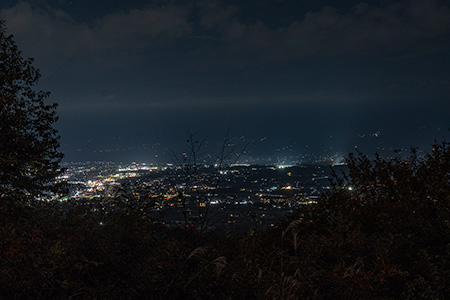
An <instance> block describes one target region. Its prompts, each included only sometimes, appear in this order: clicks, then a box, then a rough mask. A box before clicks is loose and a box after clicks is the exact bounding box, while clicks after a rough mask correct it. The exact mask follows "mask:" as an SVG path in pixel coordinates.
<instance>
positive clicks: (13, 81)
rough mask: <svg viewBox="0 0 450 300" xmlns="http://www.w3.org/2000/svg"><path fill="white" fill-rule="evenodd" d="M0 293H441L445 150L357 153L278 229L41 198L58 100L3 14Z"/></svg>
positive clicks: (448, 216) (449, 177)
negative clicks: (223, 232)
mask: <svg viewBox="0 0 450 300" xmlns="http://www.w3.org/2000/svg"><path fill="white" fill-rule="evenodd" d="M0 46H1V48H0V50H1V56H0V66H1V69H0V80H1V82H0V96H1V101H2V103H1V104H2V105H1V107H0V108H1V111H0V114H1V118H0V138H1V139H0V143H1V144H0V154H1V155H0V218H1V223H0V298H2V299H75V298H79V299H446V297H447V296H448V295H450V263H449V257H450V146H449V144H447V143H445V142H443V143H440V144H436V145H435V146H434V148H433V150H432V151H431V153H430V154H428V155H426V156H425V157H417V156H416V154H415V152H414V151H412V154H411V156H410V157H408V158H397V159H393V160H389V161H386V160H384V159H382V158H380V157H377V158H376V159H375V161H371V160H369V159H368V158H367V157H366V156H364V155H362V154H358V155H356V156H353V155H350V156H349V158H348V160H347V163H348V168H349V172H348V174H347V175H345V176H343V177H339V176H336V179H335V181H334V183H333V184H334V187H333V190H332V191H331V192H330V193H328V194H325V195H323V196H322V197H321V198H320V199H319V201H318V203H317V204H315V205H310V206H305V207H304V208H302V209H301V210H299V211H297V212H296V213H295V214H294V215H293V216H291V217H289V218H287V219H286V220H284V222H281V223H280V224H279V225H278V226H277V227H276V228H271V229H268V230H264V231H261V230H257V229H255V230H252V231H250V232H248V233H246V234H244V235H240V236H219V235H217V234H215V233H213V232H203V231H197V230H186V229H169V228H165V227H163V226H161V225H158V224H157V223H155V222H153V220H149V219H148V218H145V217H144V216H143V215H142V214H141V213H139V212H138V211H135V210H133V209H131V208H127V207H126V206H125V207H124V208H123V209H121V210H115V211H111V210H109V211H108V210H102V209H99V210H97V211H93V210H92V209H91V208H86V207H83V206H79V205H77V203H65V204H64V206H61V204H59V203H56V202H55V203H52V202H50V203H49V202H45V201H41V200H38V199H39V198H40V197H42V196H45V194H46V193H47V192H50V191H56V188H57V185H56V184H55V182H54V181H53V178H54V176H56V175H58V174H60V173H61V172H62V170H60V169H59V168H58V165H59V161H60V160H61V154H60V153H59V152H58V151H57V148H58V137H57V135H56V131H55V130H54V129H53V127H52V125H53V123H54V121H55V120H56V116H55V111H54V109H55V106H54V105H50V106H48V105H46V104H44V99H45V98H46V97H47V96H48V94H47V93H42V92H37V93H36V92H34V91H33V90H32V88H31V87H32V85H33V84H35V83H36V81H37V79H38V78H39V73H38V72H37V70H35V69H34V68H32V66H31V61H30V60H23V59H22V58H21V57H20V52H19V51H18V50H17V47H16V46H15V44H14V42H13V40H12V37H11V36H7V35H6V33H5V28H4V26H3V23H0Z"/></svg>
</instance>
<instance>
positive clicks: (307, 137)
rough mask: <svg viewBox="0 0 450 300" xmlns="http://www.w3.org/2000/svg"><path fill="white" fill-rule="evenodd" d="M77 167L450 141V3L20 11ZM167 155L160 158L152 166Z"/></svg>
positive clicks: (80, 4)
mask: <svg viewBox="0 0 450 300" xmlns="http://www.w3.org/2000/svg"><path fill="white" fill-rule="evenodd" d="M0 19H4V20H6V26H7V28H8V31H9V32H10V33H12V34H14V36H15V40H16V42H17V44H18V45H19V47H20V49H21V50H22V52H23V54H24V56H27V57H28V56H31V57H34V58H35V66H36V67H38V68H39V69H40V70H41V73H42V78H41V81H40V84H39V88H40V89H44V90H48V91H51V92H52V96H51V98H50V99H49V101H50V102H57V103H59V107H58V115H59V117H60V119H59V121H58V123H57V125H56V126H57V128H58V130H59V133H60V135H61V144H62V147H61V150H62V151H63V152H65V154H66V160H68V161H70V160H117V161H120V160H123V161H129V160H136V161H150V160H154V159H157V160H164V159H166V158H165V154H164V153H167V151H168V149H172V151H174V152H176V153H178V152H180V153H181V152H182V151H184V150H185V142H186V136H185V130H190V131H192V132H197V131H198V132H199V133H198V136H201V137H203V136H207V137H208V141H209V142H210V144H211V147H212V146H214V145H215V144H217V143H218V141H219V140H220V139H221V138H222V137H223V136H224V134H225V132H226V131H227V128H228V127H229V126H231V135H232V136H233V137H234V138H235V142H236V143H238V142H239V143H250V144H249V146H248V149H249V151H250V154H249V155H254V156H257V155H269V156H280V155H297V154H305V153H316V154H332V153H337V152H339V153H347V152H350V151H352V150H353V149H354V146H355V145H357V146H358V147H359V148H360V149H362V151H363V152H371V153H373V152H375V151H377V149H378V150H380V149H382V148H385V149H388V148H408V147H410V146H419V147H423V148H424V149H427V147H428V148H429V147H431V144H432V142H433V141H434V140H435V139H438V140H439V139H442V137H447V140H449V136H450V131H449V127H450V99H449V97H450V1H437V0H426V1H425V0H417V1H384V0H380V1H370V2H361V1H342V0H340V1H337V0H336V1H322V0H305V1H298V0H292V1H288V0H285V1H283V0H259V1H254V0H252V1H250V0H241V1H212V0H210V1H207V0H205V1H200V0H199V1H163V0H161V1H144V0H132V1H130V0H129V1H114V0H100V1H99V0H96V1H92V0H89V1H87V0H73V1H65V0H59V1H45V0H35V1H19V2H18V1H9V0H6V1H5V0H2V1H1V4H0ZM155 155H158V158H155Z"/></svg>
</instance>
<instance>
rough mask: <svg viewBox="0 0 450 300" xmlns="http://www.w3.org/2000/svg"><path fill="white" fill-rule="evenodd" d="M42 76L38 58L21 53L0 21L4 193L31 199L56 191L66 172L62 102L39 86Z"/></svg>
mask: <svg viewBox="0 0 450 300" xmlns="http://www.w3.org/2000/svg"><path fill="white" fill-rule="evenodd" d="M39 78H40V73H39V70H38V69H36V68H35V67H34V66H33V59H32V58H27V59H24V58H23V57H22V53H21V51H20V50H19V49H18V47H17V45H16V43H15V41H14V40H13V36H12V35H9V34H8V33H7V31H6V26H5V24H4V21H0V102H1V106H0V197H1V198H5V197H10V198H15V199H18V198H21V199H24V198H28V199H32V198H35V197H38V196H43V195H45V194H47V193H49V192H56V191H57V190H58V184H56V182H55V177H56V176H58V175H60V174H61V173H62V170H61V169H60V167H59V163H60V162H61V159H62V157H63V154H62V153H61V152H59V151H58V147H59V136H58V134H57V130H56V129H54V128H53V124H54V123H55V122H56V120H57V119H58V118H57V116H56V112H55V109H56V107H57V104H45V102H44V101H45V100H46V99H47V98H48V97H49V95H50V93H49V92H44V91H36V90H34V89H33V86H34V85H35V84H36V83H37V82H38V80H39Z"/></svg>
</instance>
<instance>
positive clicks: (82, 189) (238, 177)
mask: <svg viewBox="0 0 450 300" xmlns="http://www.w3.org/2000/svg"><path fill="white" fill-rule="evenodd" d="M65 167H66V168H67V171H66V173H65V175H64V176H63V177H62V178H63V179H65V180H67V182H68V183H69V185H70V199H71V200H72V201H75V202H76V203H78V204H80V205H87V206H92V208H93V209H94V210H95V209H98V207H102V209H105V208H106V209H121V207H122V206H123V205H126V206H127V207H132V208H134V209H137V210H138V211H141V212H142V213H143V214H144V215H146V216H148V217H151V218H154V219H155V220H158V221H159V222H162V223H164V224H166V225H168V226H177V225H185V224H184V223H186V219H184V217H183V212H186V214H187V215H188V216H190V218H189V219H192V218H195V217H196V216H195V214H196V213H197V211H196V208H197V207H198V208H200V209H202V208H203V209H204V208H206V207H209V208H210V211H209V217H210V218H211V224H210V225H208V227H209V229H213V230H214V229H217V228H221V229H223V228H230V229H231V228H233V229H242V230H248V229H249V228H251V227H254V226H262V227H266V226H273V224H275V223H276V222H277V221H279V219H280V218H282V217H283V216H285V215H286V214H289V213H292V212H293V211H294V210H295V209H296V208H297V207H299V206H301V205H308V204H311V203H314V202H315V199H316V198H317V197H318V196H319V195H320V194H321V193H322V192H324V191H326V190H328V189H330V180H329V179H330V174H331V169H332V167H333V168H334V169H338V170H340V169H342V168H343V167H342V164H340V165H336V164H334V165H332V164H323V163H320V164H319V163H316V164H309V165H248V164H234V165H229V166H227V167H218V166H214V165H206V164H205V165H200V166H197V167H196V170H195V173H194V171H192V172H190V173H186V169H187V168H186V166H177V165H174V164H165V165H153V164H147V163H132V164H129V165H124V164H121V163H114V162H83V163H66V165H65ZM335 171H336V170H335ZM338 172H339V171H338ZM201 215H202V214H200V216H201ZM197 217H198V216H197Z"/></svg>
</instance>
